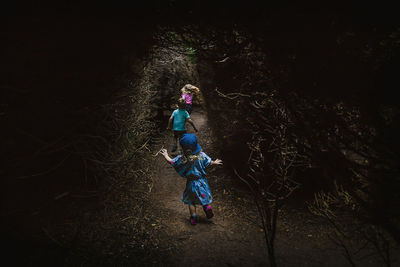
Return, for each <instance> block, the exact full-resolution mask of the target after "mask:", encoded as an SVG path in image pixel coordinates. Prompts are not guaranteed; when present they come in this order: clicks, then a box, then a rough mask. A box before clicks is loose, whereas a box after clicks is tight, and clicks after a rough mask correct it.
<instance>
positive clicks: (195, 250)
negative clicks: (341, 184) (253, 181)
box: [153, 110, 266, 266]
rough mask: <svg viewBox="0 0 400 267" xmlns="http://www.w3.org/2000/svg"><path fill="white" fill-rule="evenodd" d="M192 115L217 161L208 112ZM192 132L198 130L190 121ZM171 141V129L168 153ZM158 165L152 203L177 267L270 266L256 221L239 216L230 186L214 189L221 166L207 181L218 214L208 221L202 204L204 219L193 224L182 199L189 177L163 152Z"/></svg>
mask: <svg viewBox="0 0 400 267" xmlns="http://www.w3.org/2000/svg"><path fill="white" fill-rule="evenodd" d="M191 117H192V119H193V121H194V123H195V125H196V127H197V128H198V130H199V132H198V134H197V137H198V142H199V144H200V145H201V146H202V149H203V151H204V152H205V153H207V154H209V155H210V156H211V157H212V158H213V159H215V158H216V157H215V155H212V154H210V153H211V152H212V143H211V138H210V134H211V133H210V129H209V127H208V125H207V120H206V114H204V112H203V111H201V110H195V111H194V112H193V113H192V116H191ZM188 132H189V133H194V131H193V129H192V127H191V126H190V125H188ZM172 144H173V139H172V133H169V135H168V134H167V136H166V140H165V143H164V146H165V148H167V150H168V151H169V153H171V152H170V151H171V148H172ZM173 155H176V154H173ZM156 165H157V175H156V177H155V178H154V180H155V183H154V184H155V186H154V191H153V192H154V193H153V203H154V204H156V205H155V206H156V207H155V209H157V212H159V213H160V218H159V219H160V225H159V232H158V234H159V235H160V238H162V240H165V241H164V242H165V244H164V245H163V246H162V248H160V249H164V250H169V251H170V252H171V253H172V255H173V259H174V262H175V264H174V265H175V266H201V265H202V266H265V264H266V257H265V244H264V240H263V233H262V232H260V230H259V228H258V227H256V226H255V225H249V224H248V223H244V224H243V222H241V221H238V220H237V218H234V214H233V213H232V211H231V209H230V208H231V205H232V204H231V203H227V202H226V201H224V199H225V198H227V197H228V194H227V192H228V191H229V190H230V189H229V188H226V189H225V190H224V189H222V188H221V190H218V189H217V188H216V187H213V186H214V185H215V186H217V184H218V180H217V181H216V179H218V177H215V176H214V175H212V173H213V171H215V169H216V168H218V167H214V166H213V167H209V169H208V174H209V175H208V180H209V184H210V187H211V191H212V193H213V198H214V202H213V203H212V205H211V206H212V208H213V210H214V214H215V215H214V217H213V218H212V219H210V220H207V218H206V217H205V214H204V212H203V210H202V209H201V207H198V209H197V214H198V215H199V221H198V223H197V225H195V226H193V225H191V224H190V223H189V211H188V207H187V206H186V205H184V204H183V203H182V202H181V197H182V193H183V190H184V188H185V183H186V180H185V179H184V178H182V177H180V176H179V175H178V174H177V173H176V172H175V170H174V169H173V168H172V166H170V165H169V164H168V163H167V162H166V161H165V160H164V158H163V157H162V156H161V155H160V156H159V157H158V158H157V160H156ZM224 193H225V194H224Z"/></svg>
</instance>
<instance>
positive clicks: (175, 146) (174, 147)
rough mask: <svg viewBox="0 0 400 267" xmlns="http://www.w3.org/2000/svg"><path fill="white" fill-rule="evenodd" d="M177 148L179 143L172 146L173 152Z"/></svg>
mask: <svg viewBox="0 0 400 267" xmlns="http://www.w3.org/2000/svg"><path fill="white" fill-rule="evenodd" d="M177 148H178V145H177V144H174V146H173V147H172V150H171V152H175V151H176V149H177Z"/></svg>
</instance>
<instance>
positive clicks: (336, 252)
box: [151, 108, 379, 266]
mask: <svg viewBox="0 0 400 267" xmlns="http://www.w3.org/2000/svg"><path fill="white" fill-rule="evenodd" d="M191 117H192V119H193V121H194V123H195V125H196V126H197V128H198V129H199V132H198V133H197V136H198V142H199V144H200V145H201V146H202V148H203V151H204V152H205V153H207V154H208V155H209V156H211V158H212V159H215V158H217V157H218V155H216V154H215V151H214V149H213V142H212V133H211V130H210V128H209V127H208V124H207V116H206V113H205V111H203V110H201V109H200V108H194V111H193V113H192V116H191ZM188 132H189V133H194V131H193V129H192V128H191V127H190V126H189V129H188ZM172 144H173V138H172V134H171V133H166V135H165V139H164V141H163V144H162V145H163V147H165V148H167V150H168V151H170V149H171V148H172ZM160 145H161V144H160ZM175 155H176V154H173V155H172V156H175ZM155 166H156V170H157V175H156V177H155V178H154V180H155V181H154V182H155V186H154V190H153V194H152V196H151V199H152V203H153V204H154V207H153V209H154V213H156V214H158V216H159V217H158V218H159V219H158V222H157V223H155V224H154V227H155V228H157V231H154V232H153V233H154V234H155V235H157V239H159V240H163V241H162V242H161V243H160V249H161V250H162V251H164V252H168V254H170V255H171V257H172V262H173V265H174V266H205V265H207V266H268V260H267V254H266V245H265V240H264V233H263V231H262V229H261V227H260V226H258V224H259V223H258V221H259V220H258V216H257V212H256V210H255V205H254V203H253V201H252V196H251V195H250V194H248V192H246V191H240V190H239V189H238V188H237V186H236V187H235V185H234V183H233V181H232V178H230V177H226V176H225V175H224V172H223V170H222V168H221V167H220V166H218V167H210V169H209V170H208V181H209V184H210V187H211V190H212V193H213V198H214V201H213V203H212V208H213V211H214V217H213V218H212V219H210V220H207V218H206V217H205V214H204V212H203V211H202V209H201V207H200V209H199V207H198V211H197V213H198V215H199V222H198V224H197V225H195V226H192V225H191V224H190V223H189V211H188V207H187V206H185V205H184V204H182V202H181V196H182V193H183V189H184V187H185V180H184V179H183V178H182V177H180V176H179V175H178V174H177V173H176V172H175V170H174V169H173V168H172V167H171V166H170V165H169V164H168V163H167V162H166V161H165V160H164V158H163V157H162V156H161V155H160V156H159V157H158V158H157V159H156V162H155ZM328 233H329V228H328V226H327V225H326V224H325V223H324V222H322V221H321V220H318V218H316V217H315V216H312V215H311V214H309V213H308V212H307V211H306V210H302V209H299V208H298V207H297V208H296V209H294V208H292V209H291V208H288V207H287V208H285V209H282V210H281V211H280V221H279V225H278V234H277V240H276V251H277V262H278V266H347V265H349V263H348V262H347V260H346V259H345V258H344V257H343V254H342V251H341V250H340V249H339V248H338V247H335V246H334V245H333V243H332V242H331V241H330V240H329V237H328ZM360 263H362V266H379V264H378V263H376V262H373V261H370V260H369V259H364V260H363V261H362V262H360ZM376 264H378V265H376Z"/></svg>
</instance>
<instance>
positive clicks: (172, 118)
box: [167, 116, 174, 130]
mask: <svg viewBox="0 0 400 267" xmlns="http://www.w3.org/2000/svg"><path fill="white" fill-rule="evenodd" d="M173 120H174V117H173V116H171V117H169V120H168V126H167V130H169V129H171V127H172V121H173Z"/></svg>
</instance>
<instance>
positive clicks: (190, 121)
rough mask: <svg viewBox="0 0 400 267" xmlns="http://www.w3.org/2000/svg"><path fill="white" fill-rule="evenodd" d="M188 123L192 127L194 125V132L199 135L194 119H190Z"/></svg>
mask: <svg viewBox="0 0 400 267" xmlns="http://www.w3.org/2000/svg"><path fill="white" fill-rule="evenodd" d="M187 121H188V122H189V123H190V125H192V127H193V129H194V131H195V132H196V133H197V132H198V130H197V128H196V126H194V123H193V121H192V119H188V120H187Z"/></svg>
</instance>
